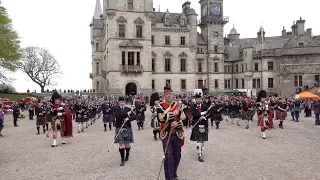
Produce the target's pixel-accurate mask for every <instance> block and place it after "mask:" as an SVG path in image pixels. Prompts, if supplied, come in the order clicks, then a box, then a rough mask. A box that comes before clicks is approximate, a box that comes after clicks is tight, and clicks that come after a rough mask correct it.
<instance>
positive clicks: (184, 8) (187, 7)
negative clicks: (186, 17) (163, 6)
mask: <svg viewBox="0 0 320 180" xmlns="http://www.w3.org/2000/svg"><path fill="white" fill-rule="evenodd" d="M190 4H191V2H189V1H187V2H185V3H183V5H182V12H184V13H185V14H188V13H189V11H190Z"/></svg>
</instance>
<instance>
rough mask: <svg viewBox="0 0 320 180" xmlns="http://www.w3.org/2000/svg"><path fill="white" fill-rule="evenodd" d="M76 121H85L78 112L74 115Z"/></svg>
mask: <svg viewBox="0 0 320 180" xmlns="http://www.w3.org/2000/svg"><path fill="white" fill-rule="evenodd" d="M76 122H85V119H84V118H83V116H82V115H81V116H79V114H77V115H76Z"/></svg>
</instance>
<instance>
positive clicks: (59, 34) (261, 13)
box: [2, 0, 320, 92]
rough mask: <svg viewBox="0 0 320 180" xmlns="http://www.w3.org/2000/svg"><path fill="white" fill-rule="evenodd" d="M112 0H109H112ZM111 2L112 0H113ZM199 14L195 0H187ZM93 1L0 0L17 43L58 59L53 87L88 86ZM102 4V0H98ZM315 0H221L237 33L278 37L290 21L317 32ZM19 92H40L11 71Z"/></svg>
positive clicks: (175, 4)
mask: <svg viewBox="0 0 320 180" xmlns="http://www.w3.org/2000/svg"><path fill="white" fill-rule="evenodd" d="M111 1H113V0H111ZM114 1H115V0H114ZM185 1H186V0H154V7H155V8H156V11H158V8H159V4H160V10H161V11H166V10H167V8H168V9H169V11H170V12H181V10H182V8H181V5H182V4H183V3H184V2H185ZM189 1H190V2H191V6H192V7H193V8H194V9H195V10H196V11H197V13H198V19H199V18H200V5H199V3H198V2H199V0H189ZM95 3H96V0H2V4H3V5H4V6H5V8H7V10H8V13H9V15H10V17H11V18H12V20H13V26H14V28H15V29H16V30H17V31H18V33H19V36H20V37H21V47H26V46H39V47H45V48H47V49H48V50H49V51H50V52H51V53H52V54H53V55H54V56H55V58H56V59H57V60H58V61H59V64H60V66H61V68H62V71H63V72H64V74H63V75H62V76H61V77H60V78H59V79H57V83H58V85H57V87H55V88H57V89H60V88H61V89H71V88H72V89H90V88H91V79H89V73H90V72H91V53H92V52H91V44H90V27H89V24H90V22H91V20H92V17H93V13H94V8H95ZM101 5H102V0H101ZM319 5H320V1H319V0H304V1H300V0H224V16H229V18H230V22H229V23H228V24H227V25H226V26H225V32H227V33H229V32H230V29H231V28H232V26H233V22H234V24H235V28H236V29H237V31H238V33H240V34H241V36H240V37H242V38H247V37H256V34H257V32H258V30H259V28H260V26H261V25H263V26H264V28H265V31H266V36H279V35H281V31H282V28H283V26H285V28H286V29H287V31H289V30H291V25H292V23H293V21H296V20H298V19H299V18H300V17H302V18H303V19H305V20H306V28H312V29H313V34H314V35H320V23H319V19H318V18H319V17H320V12H319ZM12 77H13V78H15V79H16V81H14V83H13V85H14V86H15V87H16V89H17V90H18V91H19V92H25V91H27V89H30V90H31V91H34V90H37V92H39V91H40V88H39V87H38V86H37V85H36V84H35V83H33V82H32V81H31V80H29V78H28V77H27V75H24V74H22V73H21V72H16V73H14V74H12Z"/></svg>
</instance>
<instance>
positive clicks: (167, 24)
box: [164, 17, 170, 26]
mask: <svg viewBox="0 0 320 180" xmlns="http://www.w3.org/2000/svg"><path fill="white" fill-rule="evenodd" d="M164 25H166V26H169V25H170V18H169V17H165V18H164Z"/></svg>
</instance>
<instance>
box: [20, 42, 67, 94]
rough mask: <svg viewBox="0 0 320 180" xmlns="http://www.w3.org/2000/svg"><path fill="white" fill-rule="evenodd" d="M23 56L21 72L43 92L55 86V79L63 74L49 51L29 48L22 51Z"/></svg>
mask: <svg viewBox="0 0 320 180" xmlns="http://www.w3.org/2000/svg"><path fill="white" fill-rule="evenodd" d="M22 55H23V58H22V60H21V63H20V64H19V68H20V70H21V71H22V72H24V73H26V74H27V75H28V76H29V77H30V79H31V80H32V81H33V82H35V83H36V84H38V85H39V86H40V88H41V92H44V89H45V87H46V86H50V85H54V82H53V79H55V78H56V76H57V75H59V74H61V73H62V72H61V71H60V66H59V63H58V61H57V60H56V59H55V58H54V56H53V55H52V54H50V52H49V51H48V50H47V49H45V48H39V47H33V46H29V47H26V48H24V49H22Z"/></svg>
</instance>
